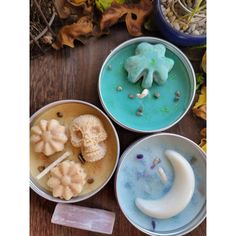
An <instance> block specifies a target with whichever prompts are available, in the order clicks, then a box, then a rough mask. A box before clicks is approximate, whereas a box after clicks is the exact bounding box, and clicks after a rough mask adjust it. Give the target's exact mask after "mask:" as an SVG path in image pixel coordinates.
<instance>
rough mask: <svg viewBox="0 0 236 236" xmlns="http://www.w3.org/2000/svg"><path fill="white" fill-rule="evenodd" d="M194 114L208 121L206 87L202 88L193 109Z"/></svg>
mask: <svg viewBox="0 0 236 236" xmlns="http://www.w3.org/2000/svg"><path fill="white" fill-rule="evenodd" d="M193 112H194V114H195V115H196V116H198V117H200V118H202V119H204V120H206V86H202V89H201V94H200V96H199V98H198V101H197V102H196V103H195V105H194V107H193Z"/></svg>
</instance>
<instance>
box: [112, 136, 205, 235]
mask: <svg viewBox="0 0 236 236" xmlns="http://www.w3.org/2000/svg"><path fill="white" fill-rule="evenodd" d="M155 136H174V137H177V138H180V139H183V140H185V141H187V142H189V143H191V144H192V145H193V146H194V147H195V148H197V149H198V150H199V151H200V153H201V154H202V156H201V157H202V159H203V160H204V161H205V162H206V154H205V153H204V151H203V150H202V149H201V148H200V147H199V146H198V145H197V144H196V143H195V142H193V141H192V140H190V139H188V138H186V137H184V136H181V135H179V134H173V133H157V134H152V135H148V136H146V137H143V138H140V139H138V140H137V141H135V142H133V143H132V144H130V145H129V146H128V147H127V148H126V149H125V151H124V152H123V153H122V155H121V157H120V160H119V163H118V167H117V170H116V174H115V194H116V199H117V202H118V205H119V207H120V209H121V211H122V212H123V214H124V215H125V217H126V218H127V220H128V221H129V222H130V223H131V224H132V225H133V226H134V227H136V228H137V229H139V230H140V231H142V232H144V233H146V234H148V235H153V236H178V235H185V234H187V233H189V232H191V231H193V230H194V229H195V228H197V227H198V226H199V225H200V224H201V223H202V222H203V220H204V219H205V218H206V203H205V204H204V206H203V207H202V209H201V210H200V211H199V213H198V215H197V217H198V218H197V217H196V218H194V219H193V220H192V221H191V222H192V225H193V226H192V227H188V228H187V229H185V230H182V231H181V232H169V233H168V234H166V233H153V232H151V231H149V230H146V229H143V228H141V227H140V226H138V225H137V224H135V223H134V222H133V221H132V220H131V219H130V218H129V217H128V216H127V214H126V213H125V212H124V210H123V209H122V207H121V204H120V202H119V198H118V193H117V176H118V172H119V170H120V166H121V163H122V161H123V160H124V159H125V156H126V154H127V153H128V152H129V151H130V149H132V148H133V147H134V146H135V145H137V144H138V143H140V142H142V141H144V140H146V139H149V138H152V137H155ZM191 222H189V224H190V223H191Z"/></svg>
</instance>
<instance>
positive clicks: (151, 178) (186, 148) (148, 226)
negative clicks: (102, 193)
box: [115, 133, 206, 236]
mask: <svg viewBox="0 0 236 236" xmlns="http://www.w3.org/2000/svg"><path fill="white" fill-rule="evenodd" d="M166 149H172V150H175V151H177V152H179V153H180V154H182V155H183V157H184V158H185V159H186V160H187V161H188V162H189V163H190V165H191V167H192V168H193V172H194V176H195V187H194V193H193V196H192V199H191V201H190V202H189V204H188V205H187V207H186V208H184V209H183V211H181V212H180V213H179V214H177V215H176V216H174V217H171V218H168V219H156V218H153V217H149V216H147V215H145V214H143V213H142V212H141V211H140V210H139V209H138V208H137V207H136V205H135V198H136V197H141V198H144V199H152V200H153V199H160V198H161V197H163V196H164V195H165V194H166V193H168V191H169V190H170V188H171V186H172V183H173V180H174V176H175V175H174V174H173V168H172V167H171V164H170V163H169V161H168V160H166V159H165V157H164V150H166ZM141 154H142V158H140V156H141ZM137 155H139V156H138V158H137ZM157 157H158V158H160V163H159V164H157V166H160V167H163V169H164V170H165V173H166V174H167V177H168V179H169V180H168V182H167V183H166V184H163V183H162V182H161V181H160V179H158V178H159V177H158V175H156V170H157V167H154V168H153V167H152V164H153V158H157ZM115 189H116V198H117V201H118V204H119V206H120V208H121V210H122V212H123V213H124V215H125V216H126V218H127V219H128V220H129V222H130V223H131V224H132V225H134V226H135V227H136V228H137V229H139V230H140V231H142V232H144V233H146V234H148V235H155V236H170V235H171V236H177V235H185V234H187V233H189V232H191V231H192V230H193V229H195V228H196V227H197V226H198V225H199V224H200V223H201V222H202V221H203V220H204V219H205V217H206V155H205V153H204V152H203V150H202V149H201V148H200V147H199V146H198V145H197V144H195V143H194V142H193V141H191V140H189V139H188V138H186V137H183V136H180V135H177V134H171V133H158V134H154V135H150V136H147V137H144V138H142V139H140V140H138V141H136V142H134V143H133V144H131V145H130V146H129V147H128V148H127V149H126V150H125V151H124V153H123V154H122V156H121V158H120V161H119V164H118V168H117V171H116V176H115ZM176 201H177V199H176ZM176 204H178V203H177V202H176Z"/></svg>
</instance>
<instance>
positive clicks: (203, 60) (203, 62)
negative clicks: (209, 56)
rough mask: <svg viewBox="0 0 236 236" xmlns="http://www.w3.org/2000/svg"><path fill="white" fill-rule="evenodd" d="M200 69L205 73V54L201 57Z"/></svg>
mask: <svg viewBox="0 0 236 236" xmlns="http://www.w3.org/2000/svg"><path fill="white" fill-rule="evenodd" d="M201 67H202V69H203V71H204V72H205V73H206V52H205V53H204V55H203V57H202V63H201Z"/></svg>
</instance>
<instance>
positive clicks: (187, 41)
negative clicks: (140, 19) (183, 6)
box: [154, 0, 206, 46]
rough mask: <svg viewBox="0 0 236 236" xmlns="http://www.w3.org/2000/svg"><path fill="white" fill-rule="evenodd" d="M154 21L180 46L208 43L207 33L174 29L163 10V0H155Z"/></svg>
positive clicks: (165, 34)
mask: <svg viewBox="0 0 236 236" xmlns="http://www.w3.org/2000/svg"><path fill="white" fill-rule="evenodd" d="M154 21H155V24H156V26H157V27H158V29H159V30H160V32H161V33H162V34H163V36H164V37H165V38H166V39H167V40H168V41H170V42H172V43H174V44H176V45H179V46H195V45H201V44H206V35H199V36H198V35H197V36H196V35H189V34H184V33H182V32H180V31H178V30H176V29H174V28H173V27H172V26H171V24H170V23H168V22H167V21H166V19H165V16H164V14H163V13H162V10H161V0H155V2H154Z"/></svg>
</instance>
